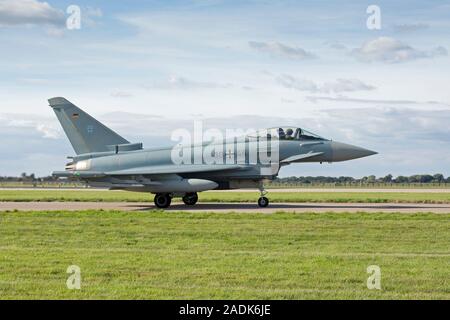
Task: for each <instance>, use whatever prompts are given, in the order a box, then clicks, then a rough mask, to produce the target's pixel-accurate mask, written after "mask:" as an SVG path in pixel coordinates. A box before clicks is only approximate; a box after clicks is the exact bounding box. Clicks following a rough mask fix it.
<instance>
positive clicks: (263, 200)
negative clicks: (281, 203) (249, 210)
mask: <svg viewBox="0 0 450 320" xmlns="http://www.w3.org/2000/svg"><path fill="white" fill-rule="evenodd" d="M259 191H260V193H261V197H259V199H258V206H260V207H261V208H265V207H267V206H268V205H269V199H267V198H266V197H265V195H266V194H267V191H266V190H265V189H264V186H263V185H262V184H261V185H260V186H259Z"/></svg>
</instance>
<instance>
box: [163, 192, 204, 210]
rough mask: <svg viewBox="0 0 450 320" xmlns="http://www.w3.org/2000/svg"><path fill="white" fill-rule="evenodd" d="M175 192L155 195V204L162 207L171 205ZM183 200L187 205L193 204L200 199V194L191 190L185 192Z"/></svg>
mask: <svg viewBox="0 0 450 320" xmlns="http://www.w3.org/2000/svg"><path fill="white" fill-rule="evenodd" d="M173 196H174V194H171V193H157V194H156V195H155V206H157V207H158V208H160V209H165V208H168V207H169V206H170V203H171V202H172V197H173ZM175 196H177V195H176V194H175ZM182 199H183V202H184V204H185V205H187V206H193V205H194V204H196V203H197V201H198V194H197V192H189V193H186V194H184V196H183V198H182Z"/></svg>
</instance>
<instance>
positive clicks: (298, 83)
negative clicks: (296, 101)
mask: <svg viewBox="0 0 450 320" xmlns="http://www.w3.org/2000/svg"><path fill="white" fill-rule="evenodd" d="M276 81H277V82H278V83H279V84H280V85H282V86H283V87H285V88H290V89H296V90H299V91H307V92H311V93H340V92H353V91H369V90H374V89H375V87H374V86H371V85H368V84H366V83H364V82H362V81H361V80H358V79H336V80H335V81H329V82H325V83H323V84H318V83H315V82H314V81H311V80H307V79H298V78H296V77H293V76H291V75H288V74H283V75H280V76H278V77H277V78H276Z"/></svg>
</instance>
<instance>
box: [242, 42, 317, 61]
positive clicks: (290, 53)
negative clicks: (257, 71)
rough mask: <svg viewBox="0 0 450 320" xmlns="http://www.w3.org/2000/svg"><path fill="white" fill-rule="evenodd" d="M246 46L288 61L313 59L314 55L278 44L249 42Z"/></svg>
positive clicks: (300, 49) (297, 48) (298, 48)
mask: <svg viewBox="0 0 450 320" xmlns="http://www.w3.org/2000/svg"><path fill="white" fill-rule="evenodd" d="M248 45H249V46H250V47H251V48H252V49H255V50H257V51H260V52H267V53H270V54H271V55H273V56H282V57H286V58H289V59H296V60H305V59H314V58H316V55H315V54H313V53H311V52H308V51H306V50H305V49H302V48H300V47H291V46H288V45H285V44H283V43H280V42H271V43H268V42H258V41H249V42H248Z"/></svg>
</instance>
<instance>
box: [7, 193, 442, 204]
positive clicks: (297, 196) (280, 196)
mask: <svg viewBox="0 0 450 320" xmlns="http://www.w3.org/2000/svg"><path fill="white" fill-rule="evenodd" d="M258 196H259V193H258V192H202V193H200V194H199V201H200V202H252V203H253V202H255V201H256V200H257V199H258ZM269 198H270V201H271V202H358V203H364V202H365V203H387V202H397V203H450V193H449V192H446V193H445V192H443V193H434V192H433V193H426V192H423V193H422V192H415V193H410V192H396V193H389V192H377V193H373V192H301V191H299V192H271V193H270V194H269ZM175 200H177V199H175ZM0 201H107V202H115V201H120V202H122V201H127V202H133V201H138V202H151V201H153V195H151V194H149V193H135V192H126V191H90V190H89V191H83V190H0Z"/></svg>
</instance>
